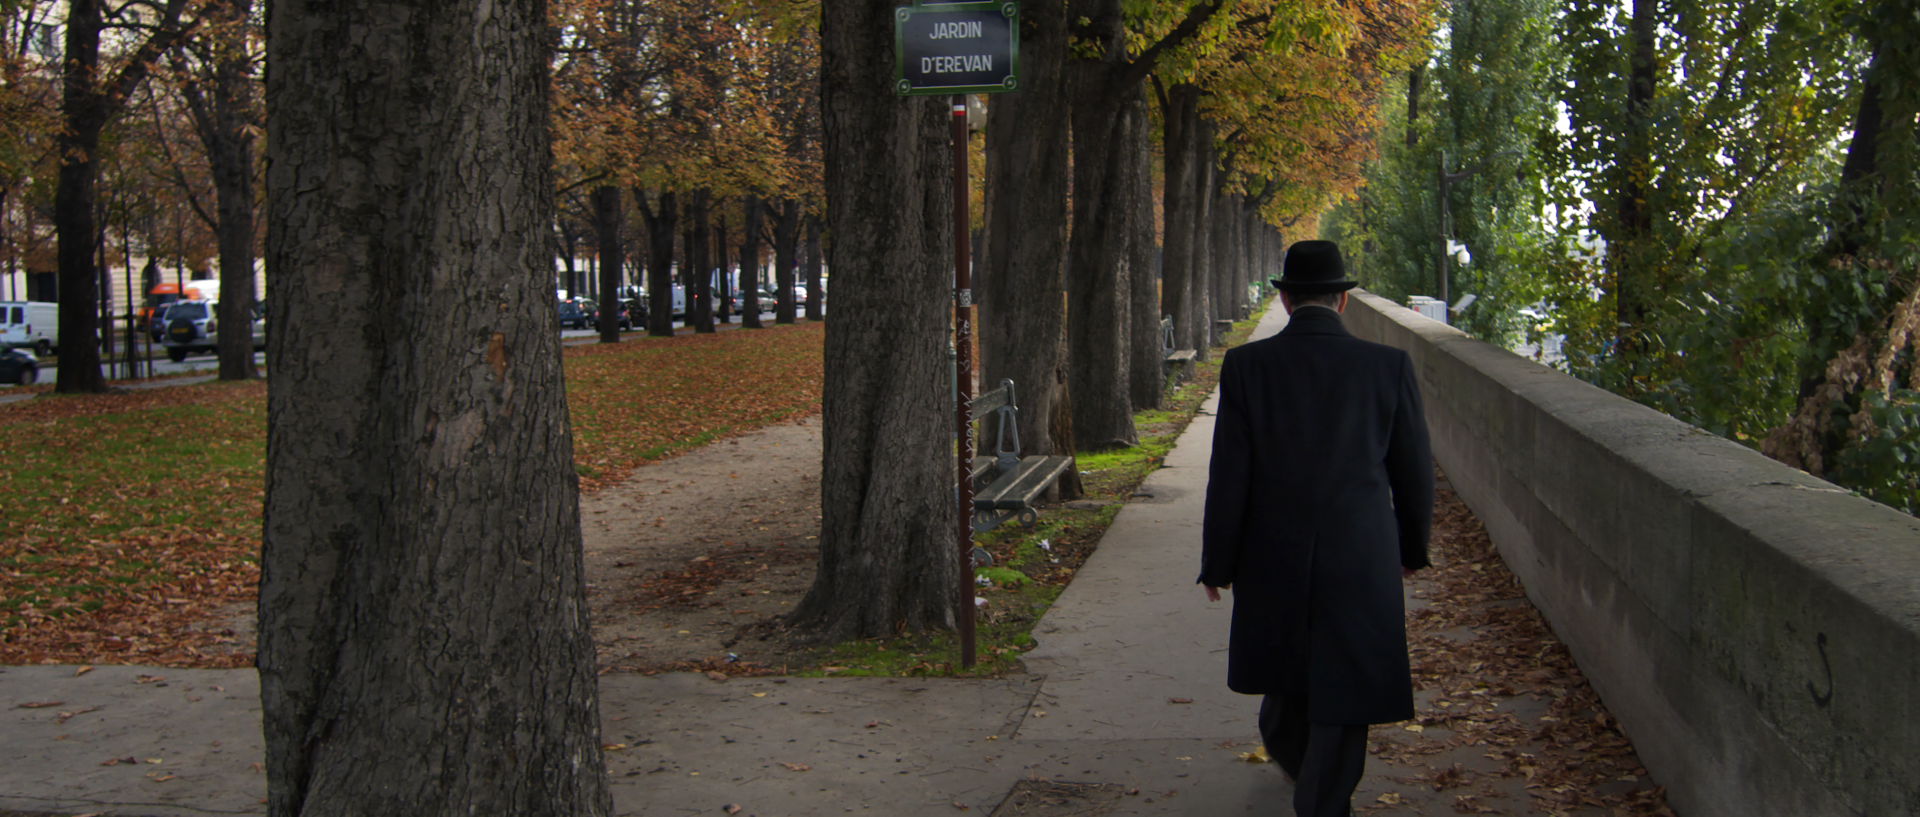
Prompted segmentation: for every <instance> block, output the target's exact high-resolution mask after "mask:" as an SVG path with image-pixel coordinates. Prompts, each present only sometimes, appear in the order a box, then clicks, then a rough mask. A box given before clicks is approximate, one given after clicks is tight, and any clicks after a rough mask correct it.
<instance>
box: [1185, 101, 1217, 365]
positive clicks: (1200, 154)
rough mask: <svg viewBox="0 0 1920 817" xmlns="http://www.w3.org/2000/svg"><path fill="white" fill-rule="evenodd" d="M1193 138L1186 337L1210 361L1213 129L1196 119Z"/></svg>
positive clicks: (1213, 170) (1214, 170)
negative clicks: (1190, 324) (1189, 312)
mask: <svg viewBox="0 0 1920 817" xmlns="http://www.w3.org/2000/svg"><path fill="white" fill-rule="evenodd" d="M1195 130H1197V131H1198V133H1197V134H1196V135H1195V137H1194V141H1193V149H1194V162H1193V201H1194V208H1193V250H1192V251H1193V273H1192V274H1193V304H1192V307H1191V308H1192V310H1193V335H1192V337H1190V338H1187V341H1188V342H1189V343H1192V344H1193V348H1194V350H1195V351H1196V352H1198V353H1199V359H1201V360H1211V359H1212V358H1213V350H1212V345H1213V344H1211V343H1210V342H1209V340H1210V339H1211V338H1212V336H1213V310H1214V300H1213V286H1212V282H1213V274H1214V273H1213V229H1212V225H1213V219H1214V218H1215V217H1216V216H1215V214H1214V212H1213V188H1214V177H1215V176H1216V175H1217V174H1218V170H1217V168H1216V166H1215V164H1214V151H1213V126H1212V125H1211V124H1209V123H1207V122H1206V121H1205V120H1199V121H1198V124H1197V127H1196V128H1195Z"/></svg>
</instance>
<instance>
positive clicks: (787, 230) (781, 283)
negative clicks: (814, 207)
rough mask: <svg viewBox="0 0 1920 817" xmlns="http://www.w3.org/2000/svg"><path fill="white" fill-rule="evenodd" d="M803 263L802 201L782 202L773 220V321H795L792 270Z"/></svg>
mask: <svg viewBox="0 0 1920 817" xmlns="http://www.w3.org/2000/svg"><path fill="white" fill-rule="evenodd" d="M799 264H800V202H798V201H795V200H793V199H785V200H783V201H781V202H780V211H779V217H778V218H775V219H774V221H773V286H774V298H773V322H774V323H793V316H794V309H793V285H794V280H793V270H794V267H796V266H799Z"/></svg>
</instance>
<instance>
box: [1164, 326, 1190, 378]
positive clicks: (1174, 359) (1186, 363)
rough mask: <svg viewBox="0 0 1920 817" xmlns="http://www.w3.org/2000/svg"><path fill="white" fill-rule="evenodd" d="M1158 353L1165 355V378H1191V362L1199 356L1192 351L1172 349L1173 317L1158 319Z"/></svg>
mask: <svg viewBox="0 0 1920 817" xmlns="http://www.w3.org/2000/svg"><path fill="white" fill-rule="evenodd" d="M1160 351H1161V353H1162V354H1164V355H1166V367H1167V376H1168V377H1174V378H1178V379H1180V380H1186V379H1187V378H1189V377H1192V376H1193V361H1194V359H1195V358H1196V357H1198V356H1199V353H1198V352H1195V351H1194V350H1192V349H1175V348H1173V316H1172V315H1166V316H1163V317H1161V318H1160Z"/></svg>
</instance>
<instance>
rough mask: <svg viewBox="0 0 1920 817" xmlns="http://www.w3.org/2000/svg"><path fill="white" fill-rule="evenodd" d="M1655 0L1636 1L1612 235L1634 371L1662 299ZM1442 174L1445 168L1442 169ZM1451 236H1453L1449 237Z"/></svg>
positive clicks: (1633, 389)
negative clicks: (1655, 185)
mask: <svg viewBox="0 0 1920 817" xmlns="http://www.w3.org/2000/svg"><path fill="white" fill-rule="evenodd" d="M1655 5H1656V4H1655V1H1654V0H1632V7H1633V19H1632V20H1631V21H1630V22H1629V24H1628V34H1629V39H1628V42H1629V48H1630V49H1631V50H1630V52H1629V54H1628V73H1627V105H1626V117H1625V121H1624V123H1623V125H1622V127H1623V131H1622V133H1621V139H1620V145H1621V153H1620V155H1619V156H1617V157H1616V158H1615V162H1616V173H1617V174H1618V179H1619V181H1618V187H1617V189H1616V191H1615V194H1616V196H1617V198H1616V199H1615V218H1616V219H1617V221H1616V223H1615V224H1614V229H1613V234H1612V235H1610V236H1607V239H1608V241H1607V248H1608V249H1607V265H1608V266H1609V267H1612V269H1613V278H1614V307H1615V310H1616V314H1617V317H1618V320H1619V330H1618V333H1619V350H1620V354H1621V355H1622V357H1623V358H1625V360H1626V361H1627V363H1628V366H1629V371H1630V372H1637V371H1640V370H1641V367H1642V364H1643V363H1644V358H1645V355H1646V351H1647V350H1646V341H1645V333H1646V332H1647V331H1648V330H1649V329H1651V328H1652V327H1649V326H1647V321H1648V317H1649V316H1648V311H1649V310H1650V309H1651V308H1652V306H1653V304H1654V302H1655V301H1656V300H1657V299H1658V298H1659V297H1660V296H1659V294H1658V290H1659V289H1660V282H1659V281H1657V280H1655V276H1656V275H1657V274H1658V272H1657V269H1656V259H1655V257H1654V256H1655V251H1654V248H1653V247H1652V241H1653V212H1654V211H1653V205H1651V204H1649V203H1648V201H1647V198H1648V193H1649V191H1650V189H1651V184H1652V181H1653V172H1654V171H1653V98H1654V82H1655V77H1656V66H1655V62H1654V60H1655V57H1656V54H1655V33H1656V31H1657V28H1658V21H1657V20H1656V19H1655V18H1654V8H1655ZM1441 170H1442V172H1444V171H1445V168H1442V169H1441ZM1449 237H1451V236H1449ZM1638 383H1639V378H1637V377H1631V376H1630V377H1628V378H1627V379H1626V380H1625V382H1624V386H1625V388H1626V389H1627V391H1628V393H1629V394H1632V393H1637V392H1638V391H1639V386H1638V385H1636V384H1638Z"/></svg>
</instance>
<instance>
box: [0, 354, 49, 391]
mask: <svg viewBox="0 0 1920 817" xmlns="http://www.w3.org/2000/svg"><path fill="white" fill-rule="evenodd" d="M39 379H40V361H39V359H38V358H35V357H34V356H33V353H31V352H28V351H26V350H25V349H8V350H6V351H0V383H16V384H19V385H22V386H27V385H31V384H32V383H33V382H34V381H35V380H39Z"/></svg>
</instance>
